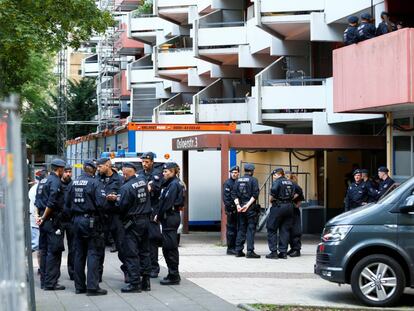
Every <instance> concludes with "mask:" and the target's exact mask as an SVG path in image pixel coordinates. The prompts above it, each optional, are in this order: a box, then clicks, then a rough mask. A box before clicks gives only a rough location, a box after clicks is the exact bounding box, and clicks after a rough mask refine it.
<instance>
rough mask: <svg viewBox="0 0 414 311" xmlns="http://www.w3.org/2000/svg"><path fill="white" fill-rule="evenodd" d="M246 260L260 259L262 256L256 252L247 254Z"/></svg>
mask: <svg viewBox="0 0 414 311" xmlns="http://www.w3.org/2000/svg"><path fill="white" fill-rule="evenodd" d="M246 258H257V259H258V258H260V255H257V254H256V253H255V252H254V251H252V252H247V254H246Z"/></svg>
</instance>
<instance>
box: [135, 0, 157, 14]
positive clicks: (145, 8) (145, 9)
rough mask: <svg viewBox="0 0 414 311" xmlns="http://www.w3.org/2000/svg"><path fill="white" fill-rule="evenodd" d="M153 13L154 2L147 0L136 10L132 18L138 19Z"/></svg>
mask: <svg viewBox="0 0 414 311" xmlns="http://www.w3.org/2000/svg"><path fill="white" fill-rule="evenodd" d="M152 13H153V4H152V0H146V1H145V2H144V3H143V4H141V5H140V6H139V7H138V9H136V10H135V11H134V12H133V14H132V16H133V17H138V16H140V15H147V14H152Z"/></svg>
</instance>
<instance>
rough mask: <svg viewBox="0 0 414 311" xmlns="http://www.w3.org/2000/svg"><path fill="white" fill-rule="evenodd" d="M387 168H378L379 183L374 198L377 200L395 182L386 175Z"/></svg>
mask: <svg viewBox="0 0 414 311" xmlns="http://www.w3.org/2000/svg"><path fill="white" fill-rule="evenodd" d="M388 173H389V170H388V168H386V167H385V166H380V167H379V168H378V177H379V179H380V184H379V186H378V190H377V196H376V199H377V200H379V199H380V198H381V197H382V196H383V195H384V194H385V192H387V190H388V189H389V188H390V187H391V186H392V185H393V184H394V183H395V181H394V180H393V179H392V178H391V177H390V176H389V175H388Z"/></svg>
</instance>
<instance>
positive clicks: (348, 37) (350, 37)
mask: <svg viewBox="0 0 414 311" xmlns="http://www.w3.org/2000/svg"><path fill="white" fill-rule="evenodd" d="M357 42H358V17H356V16H350V17H348V27H347V28H346V29H345V31H344V43H345V45H350V44H354V43H357Z"/></svg>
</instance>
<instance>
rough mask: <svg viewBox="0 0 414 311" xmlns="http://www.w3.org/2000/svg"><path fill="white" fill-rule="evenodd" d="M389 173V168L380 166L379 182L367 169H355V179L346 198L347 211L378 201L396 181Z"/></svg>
mask: <svg viewBox="0 0 414 311" xmlns="http://www.w3.org/2000/svg"><path fill="white" fill-rule="evenodd" d="M388 173H389V170H388V168H386V167H385V166H380V167H379V168H378V178H379V182H378V183H377V182H375V181H374V180H372V179H370V178H369V172H368V170H367V169H355V170H354V172H353V178H354V181H353V182H352V183H351V184H350V185H349V187H348V189H347V191H346V195H345V199H344V206H345V211H349V210H351V209H354V208H357V207H360V206H362V205H365V204H368V203H372V202H376V201H378V200H379V199H380V198H381V197H382V196H383V195H384V194H385V193H386V192H387V191H388V189H390V187H391V186H392V185H393V184H394V183H395V182H394V180H393V179H392V178H391V177H390V176H389V175H388Z"/></svg>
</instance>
